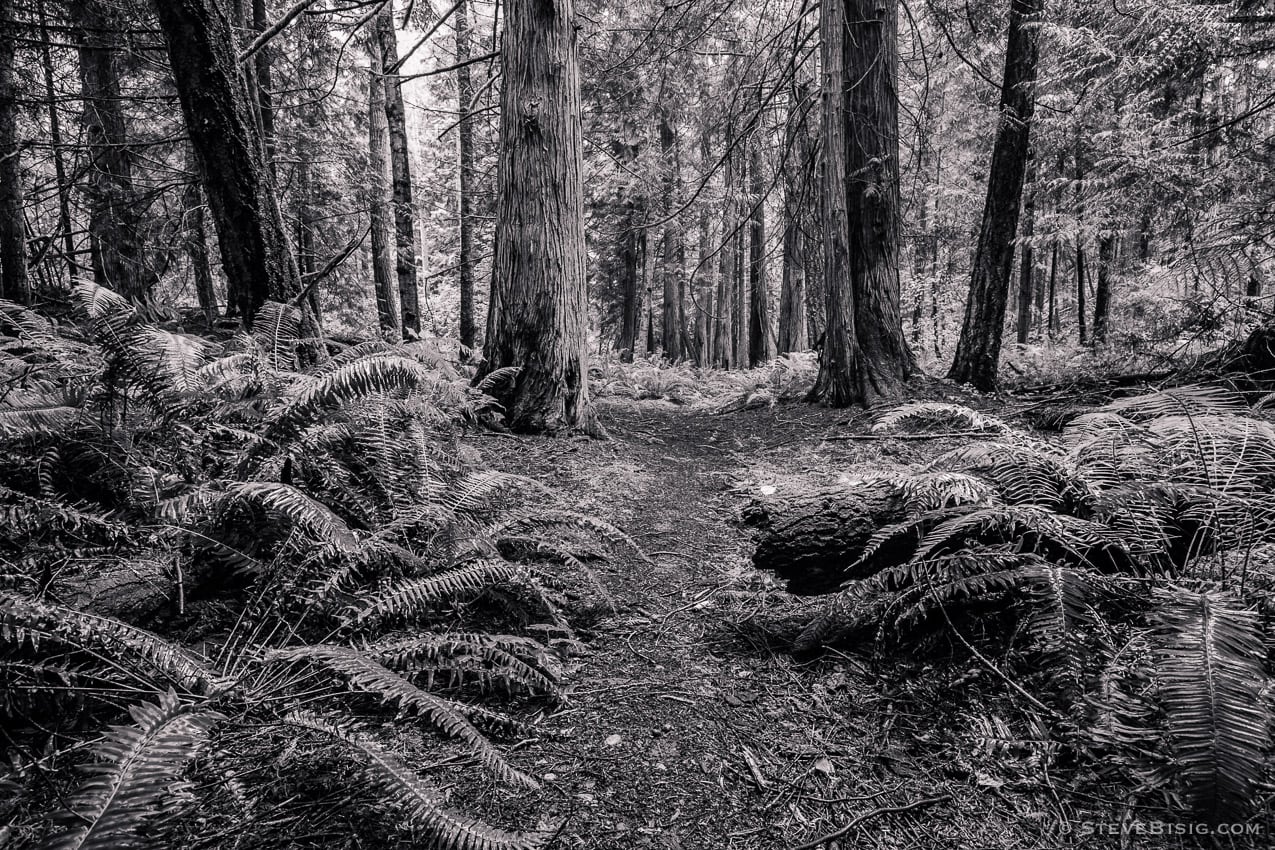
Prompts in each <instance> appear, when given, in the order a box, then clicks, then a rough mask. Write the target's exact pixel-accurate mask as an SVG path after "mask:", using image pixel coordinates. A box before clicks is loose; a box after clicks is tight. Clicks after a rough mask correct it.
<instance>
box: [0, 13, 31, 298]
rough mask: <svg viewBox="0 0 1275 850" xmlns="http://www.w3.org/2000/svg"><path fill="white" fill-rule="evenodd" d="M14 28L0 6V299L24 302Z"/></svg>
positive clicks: (24, 256) (26, 289)
mask: <svg viewBox="0 0 1275 850" xmlns="http://www.w3.org/2000/svg"><path fill="white" fill-rule="evenodd" d="M17 36H18V27H17V22H16V21H15V20H14V9H13V4H12V3H9V2H0V298H6V299H8V300H10V301H27V300H28V299H29V298H30V295H31V293H30V289H29V283H28V279H27V243H26V233H25V228H24V225H23V217H22V203H23V192H22V167H21V163H20V161H19V160H20V159H21V156H22V145H21V144H20V143H19V141H18V106H17V98H18V89H17V81H16V80H15V78H14V63H15V61H16V56H15V53H16V49H17Z"/></svg>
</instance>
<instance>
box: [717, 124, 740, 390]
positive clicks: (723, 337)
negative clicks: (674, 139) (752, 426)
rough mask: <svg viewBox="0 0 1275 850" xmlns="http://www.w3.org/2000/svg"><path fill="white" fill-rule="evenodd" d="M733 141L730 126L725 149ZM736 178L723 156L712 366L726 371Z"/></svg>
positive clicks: (731, 318) (731, 329) (730, 325)
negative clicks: (720, 233)
mask: <svg viewBox="0 0 1275 850" xmlns="http://www.w3.org/2000/svg"><path fill="white" fill-rule="evenodd" d="M733 140H734V131H733V128H732V127H729V126H728V127H727V130H726V146H727V149H729V148H730V146H731V144H732V143H733ZM734 177H735V157H734V155H732V154H729V153H728V154H727V156H726V167H725V171H724V173H723V176H722V235H721V240H720V242H721V244H720V245H719V246H718V269H717V298H716V299H715V301H716V303H715V304H714V305H713V308H714V313H713V316H714V320H713V365H715V366H717V367H718V368H720V369H729V368H730V366H731V360H732V355H733V354H734V346H733V344H732V340H733V339H734V333H735V331H734V324H735V322H734V315H733V307H734V303H735V296H734V286H733V281H734V280H735V251H734V244H735V242H734V237H733V236H732V230H733V229H734V227H735V215H734V212H735V199H734V197H733V190H734Z"/></svg>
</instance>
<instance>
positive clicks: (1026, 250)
mask: <svg viewBox="0 0 1275 850" xmlns="http://www.w3.org/2000/svg"><path fill="white" fill-rule="evenodd" d="M1023 214H1024V215H1023V234H1022V239H1021V240H1020V243H1021V245H1022V248H1021V249H1020V253H1021V255H1022V257H1021V264H1020V268H1019V274H1018V344H1019V345H1026V344H1027V342H1028V340H1029V339H1031V327H1032V299H1033V297H1035V295H1036V293H1037V291H1038V290H1037V288H1036V272H1035V263H1036V259H1035V251H1033V250H1032V244H1031V238H1032V231H1033V230H1034V228H1035V224H1036V196H1035V194H1034V193H1032V194H1028V195H1027V199H1026V201H1025V202H1024V205H1023Z"/></svg>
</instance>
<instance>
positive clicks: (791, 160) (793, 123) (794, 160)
mask: <svg viewBox="0 0 1275 850" xmlns="http://www.w3.org/2000/svg"><path fill="white" fill-rule="evenodd" d="M807 96H808V89H807V86H806V84H805V83H796V84H794V85H793V90H792V97H791V102H790V103H789V106H788V119H787V126H786V127H785V128H784V150H785V151H786V155H787V161H786V162H785V164H784V206H783V211H784V212H783V215H784V218H783V248H782V250H783V270H782V271H781V273H780V274H781V275H782V278H781V282H780V289H779V334H778V340H777V343H778V344H777V348H778V353H779V354H788V353H790V352H793V351H805V350H806V348H807V347H809V345H810V341H809V338H808V337H807V335H806V262H807V259H806V234H805V230H804V226H805V223H806V221H808V220H809V216H808V214H807V213H806V206H807V202H808V200H809V197H810V196H809V193H808V192H807V191H805V188H806V186H807V185H808V183H807V180H808V176H807V174H808V172H807V169H808V168H809V163H807V162H806V157H805V154H806V153H807V151H808V149H809V146H808V145H807V144H806V137H807V135H808V133H807V129H806V116H805V113H804V111H802V110H803V109H804V106H803V104H804V103H805V100H806V97H807Z"/></svg>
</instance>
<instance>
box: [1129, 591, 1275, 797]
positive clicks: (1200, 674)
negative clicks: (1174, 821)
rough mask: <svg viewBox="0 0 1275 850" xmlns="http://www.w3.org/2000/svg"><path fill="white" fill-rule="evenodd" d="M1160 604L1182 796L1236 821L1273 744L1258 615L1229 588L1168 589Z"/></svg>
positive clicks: (1159, 648) (1165, 693)
mask: <svg viewBox="0 0 1275 850" xmlns="http://www.w3.org/2000/svg"><path fill="white" fill-rule="evenodd" d="M1156 601H1157V603H1158V606H1157V611H1156V619H1157V621H1158V628H1157V630H1156V632H1155V635H1154V651H1155V657H1156V668H1157V672H1158V682H1159V691H1160V699H1161V702H1162V703H1163V705H1164V709H1165V712H1166V715H1167V717H1168V725H1169V731H1170V734H1171V740H1172V743H1173V748H1174V753H1175V757H1176V763H1177V766H1178V769H1179V774H1178V776H1179V780H1180V782H1181V790H1182V795H1183V797H1184V799H1185V800H1186V802H1187V803H1188V805H1190V806H1191V808H1192V809H1193V810H1194V811H1195V812H1196V813H1197V814H1199V815H1201V816H1204V817H1207V818H1211V819H1215V820H1217V819H1230V820H1236V819H1238V818H1240V817H1242V816H1244V815H1245V814H1246V810H1247V809H1248V807H1249V805H1250V801H1251V799H1252V793H1253V789H1254V788H1255V787H1256V786H1257V784H1258V783H1259V782H1260V781H1261V778H1262V774H1263V766H1264V760H1265V753H1266V750H1267V748H1268V746H1269V745H1270V723H1271V712H1270V709H1269V707H1268V706H1267V705H1266V703H1265V701H1264V698H1263V692H1264V690H1265V686H1266V683H1267V678H1266V671H1265V670H1264V669H1263V664H1262V659H1263V658H1264V657H1265V649H1264V647H1263V645H1262V635H1261V630H1260V624H1259V621H1258V617H1257V615H1256V614H1255V613H1254V612H1253V611H1251V610H1249V609H1247V608H1245V607H1244V606H1243V603H1242V602H1241V601H1240V600H1239V599H1238V598H1236V597H1235V596H1233V595H1231V594H1229V593H1226V592H1224V591H1204V592H1196V591H1189V590H1185V589H1180V588H1164V589H1160V590H1158V591H1157V593H1156Z"/></svg>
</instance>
